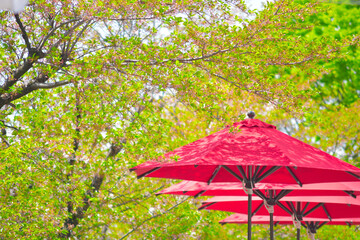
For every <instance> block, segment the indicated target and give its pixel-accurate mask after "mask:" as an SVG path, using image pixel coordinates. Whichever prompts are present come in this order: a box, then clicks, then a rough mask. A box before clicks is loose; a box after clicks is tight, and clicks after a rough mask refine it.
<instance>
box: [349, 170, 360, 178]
mask: <svg viewBox="0 0 360 240" xmlns="http://www.w3.org/2000/svg"><path fill="white" fill-rule="evenodd" d="M346 172H347V173H348V174H350V175H351V176H353V177H356V178H357V179H360V176H358V175H356V174H355V173H352V172H349V171H346Z"/></svg>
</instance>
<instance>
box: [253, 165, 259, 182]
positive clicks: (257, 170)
mask: <svg viewBox="0 0 360 240" xmlns="http://www.w3.org/2000/svg"><path fill="white" fill-rule="evenodd" d="M259 169H260V166H259V165H257V166H256V168H255V172H254V179H256V177H257V173H258V172H259Z"/></svg>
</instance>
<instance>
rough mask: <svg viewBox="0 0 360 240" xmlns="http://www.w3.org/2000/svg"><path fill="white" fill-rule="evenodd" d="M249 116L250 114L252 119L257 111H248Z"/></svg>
mask: <svg viewBox="0 0 360 240" xmlns="http://www.w3.org/2000/svg"><path fill="white" fill-rule="evenodd" d="M247 116H248V117H249V118H251V119H254V117H255V113H254V112H253V111H250V112H248V113H247Z"/></svg>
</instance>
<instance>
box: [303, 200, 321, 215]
mask: <svg viewBox="0 0 360 240" xmlns="http://www.w3.org/2000/svg"><path fill="white" fill-rule="evenodd" d="M322 205H324V203H319V204H317V205H315V207H313V208H312V209H310V210H309V211H307V212H306V213H304V217H305V216H306V215H309V214H310V213H312V212H313V211H315V210H316V209H318V208H319V207H321V206H322Z"/></svg>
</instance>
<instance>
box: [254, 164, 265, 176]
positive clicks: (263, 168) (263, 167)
mask: <svg viewBox="0 0 360 240" xmlns="http://www.w3.org/2000/svg"><path fill="white" fill-rule="evenodd" d="M265 169H266V166H262V167H261V169H260V171H259V172H258V173H257V175H256V178H255V179H257V177H258V176H260V175H261V174H262V173H263V171H264V170H265Z"/></svg>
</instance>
